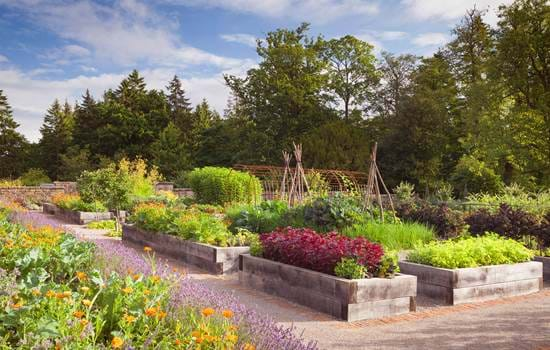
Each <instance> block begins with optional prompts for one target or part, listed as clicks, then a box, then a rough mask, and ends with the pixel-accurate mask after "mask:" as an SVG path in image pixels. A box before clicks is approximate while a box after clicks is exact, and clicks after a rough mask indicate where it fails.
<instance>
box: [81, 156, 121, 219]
mask: <svg viewBox="0 0 550 350" xmlns="http://www.w3.org/2000/svg"><path fill="white" fill-rule="evenodd" d="M77 187H78V192H79V193H80V196H81V197H82V199H83V200H84V201H85V202H88V203H91V202H101V203H102V204H103V205H105V206H106V207H107V208H109V209H113V210H115V209H116V210H120V209H125V208H128V207H129V206H130V180H129V177H128V174H126V173H125V172H121V171H118V170H117V169H116V168H115V166H114V165H111V166H109V167H107V168H103V169H98V170H95V171H84V172H82V174H81V175H80V177H79V178H78V181H77Z"/></svg>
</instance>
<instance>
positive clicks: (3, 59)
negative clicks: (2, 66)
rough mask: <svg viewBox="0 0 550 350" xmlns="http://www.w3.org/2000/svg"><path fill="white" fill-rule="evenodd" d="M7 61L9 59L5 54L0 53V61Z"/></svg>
mask: <svg viewBox="0 0 550 350" xmlns="http://www.w3.org/2000/svg"><path fill="white" fill-rule="evenodd" d="M9 61H10V60H9V59H8V58H7V57H6V56H4V55H0V63H2V62H9Z"/></svg>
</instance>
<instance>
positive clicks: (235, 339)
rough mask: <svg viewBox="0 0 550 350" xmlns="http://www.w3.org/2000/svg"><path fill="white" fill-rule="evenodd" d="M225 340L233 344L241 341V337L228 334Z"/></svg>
mask: <svg viewBox="0 0 550 350" xmlns="http://www.w3.org/2000/svg"><path fill="white" fill-rule="evenodd" d="M225 339H227V340H228V341H230V342H231V343H236V342H237V340H239V337H238V336H237V335H236V334H228V335H226V336H225Z"/></svg>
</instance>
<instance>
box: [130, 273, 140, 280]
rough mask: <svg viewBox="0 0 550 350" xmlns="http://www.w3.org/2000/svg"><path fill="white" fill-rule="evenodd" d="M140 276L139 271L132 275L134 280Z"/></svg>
mask: <svg viewBox="0 0 550 350" xmlns="http://www.w3.org/2000/svg"><path fill="white" fill-rule="evenodd" d="M140 277H141V275H140V274H139V273H136V274H135V275H133V276H132V278H133V279H134V281H137V280H138V279H139V278H140Z"/></svg>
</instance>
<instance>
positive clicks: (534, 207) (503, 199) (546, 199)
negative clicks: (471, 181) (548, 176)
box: [467, 184, 550, 216]
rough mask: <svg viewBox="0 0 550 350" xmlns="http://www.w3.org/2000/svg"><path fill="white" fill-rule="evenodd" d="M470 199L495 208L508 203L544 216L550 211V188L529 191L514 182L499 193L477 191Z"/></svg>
mask: <svg viewBox="0 0 550 350" xmlns="http://www.w3.org/2000/svg"><path fill="white" fill-rule="evenodd" d="M467 199H468V201H470V202H474V203H481V204H487V205H488V206H489V209H491V206H492V207H493V208H494V210H498V206H499V205H500V204H502V203H506V204H508V205H510V206H512V207H514V208H521V209H522V210H525V211H527V212H529V213H531V214H534V215H537V216H544V215H545V214H546V213H548V212H550V189H546V190H544V191H539V192H528V191H526V190H525V189H524V188H522V187H521V186H519V185H516V184H512V185H510V186H506V187H504V189H503V190H502V191H501V192H499V193H498V194H494V195H492V194H487V193H477V194H471V195H469V196H468V197H467Z"/></svg>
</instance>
